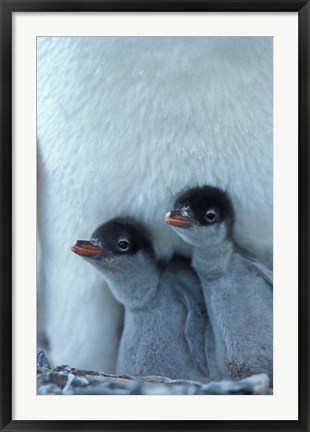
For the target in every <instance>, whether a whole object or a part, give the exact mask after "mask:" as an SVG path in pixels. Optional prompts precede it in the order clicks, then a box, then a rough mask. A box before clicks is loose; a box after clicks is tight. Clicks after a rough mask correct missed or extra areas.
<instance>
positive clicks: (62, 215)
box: [38, 37, 273, 372]
mask: <svg viewBox="0 0 310 432" xmlns="http://www.w3.org/2000/svg"><path fill="white" fill-rule="evenodd" d="M38 159H39V160H38V189H39V219H38V221H39V240H40V243H41V244H40V248H41V252H42V253H41V256H40V268H41V271H40V277H39V279H38V287H39V291H40V298H42V299H43V300H42V301H41V303H42V304H43V305H45V307H44V311H43V314H44V319H43V320H42V316H41V321H42V323H43V324H44V326H45V329H46V333H47V337H48V339H49V341H50V349H51V358H52V360H53V361H54V362H56V363H58V364H61V363H62V364H63V363H66V364H72V365H73V366H76V367H83V368H95V369H101V370H104V371H105V372H113V371H114V368H115V356H116V350H117V345H118V332H119V327H120V323H121V317H122V309H121V307H120V306H119V305H118V304H117V303H116V302H115V300H114V299H113V298H112V296H111V294H110V292H109V290H108V289H107V287H106V286H104V285H103V282H102V280H101V278H100V276H98V275H97V274H96V272H94V271H92V269H91V268H89V266H87V265H86V264H85V265H83V263H81V261H80V260H79V259H77V257H76V256H74V255H73V254H72V253H71V252H70V245H71V243H72V241H74V240H75V239H77V238H89V235H90V233H91V232H92V229H93V227H94V226H98V225H99V224H101V223H103V222H104V221H106V220H108V219H110V218H112V217H115V216H118V215H120V214H123V215H126V214H128V215H131V216H135V217H137V218H140V219H141V220H142V221H144V222H145V223H146V224H147V225H148V226H149V227H150V229H151V231H152V233H153V235H154V243H155V248H156V251H157V253H158V254H160V255H166V256H169V255H170V254H171V253H172V252H173V251H174V250H178V251H179V252H185V251H186V250H187V245H185V244H183V242H182V240H181V239H180V238H178V236H177V235H176V234H175V233H174V232H173V231H172V230H171V229H170V228H169V227H168V226H167V225H166V224H165V222H164V221H163V218H164V215H165V213H166V212H167V210H169V209H170V208H171V207H172V204H173V202H174V199H175V196H176V194H178V193H179V192H180V190H181V189H183V188H188V187H190V186H194V185H203V184H210V185H216V186H220V187H222V188H224V189H227V190H228V191H229V194H230V196H231V198H232V200H233V202H234V205H235V210H236V227H235V238H236V240H237V241H238V242H239V243H240V245H241V246H242V247H244V248H245V249H247V250H248V251H250V252H251V253H253V254H255V255H257V256H258V257H259V258H260V259H261V260H262V261H264V262H265V263H267V264H269V265H271V262H272V190H273V187H272V169H273V146H272V39H271V38H255V37H251V38H236V37H234V38H224V37H222V38H114V37H113V38H111V37H109V38H96V37H95V38H86V37H83V38H39V39H38ZM42 323H41V325H42Z"/></svg>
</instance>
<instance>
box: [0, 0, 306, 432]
mask: <svg viewBox="0 0 310 432" xmlns="http://www.w3.org/2000/svg"><path fill="white" fill-rule="evenodd" d="M0 7H1V9H0V12H1V24H0V27H1V96H2V97H1V146H0V160H1V251H0V254H1V268H0V274H1V291H0V299H1V333H0V335H1V336H0V337H1V340H0V349H1V374H0V376H1V385H0V404H1V430H2V431H15V430H16V431H17V430H29V431H30V430H42V431H48V430H49V431H51V430H58V431H62V430H89V431H95V430H105V431H108V430H123V431H125V430H144V431H146V430H153V431H155V430H160V431H162V432H163V431H165V430H178V431H182V430H207V431H212V430H216V431H230V430H247V431H269V430H278V431H280V430H281V431H284V430H291V431H310V422H309V406H310V401H309V309H310V303H309V285H310V284H309V282H310V281H309V272H308V265H309V240H308V239H309V214H308V206H309V187H308V185H309V178H308V176H309V165H310V158H309V150H308V145H309V123H310V119H309V73H310V69H309V61H310V57H309V21H310V20H309V18H310V6H309V1H305V0H237V1H236V0H211V1H209V0H202V1H198V0H194V1H189V0H186V1H184V0H180V1H165V2H164V1H162V0H161V1H156V2H155V1H154V0H152V1H140V0H135V1H131V0H129V1H118V0H114V1H111V0H108V1H105V0H95V1H85V0H73V1H57V0H55V1H45V0H32V1H30V0H21V1H14V0H0ZM86 11H92V12H96V11H98V12H99V11H102V12H103V11H113V12H133V11H134V12H167V13H168V12H203V11H206V12H292V11H294V12H298V34H299V36H298V56H299V61H298V67H299V72H298V74H299V75H298V77H299V90H298V91H299V93H298V96H299V123H298V128H299V132H298V136H299V148H298V154H299V174H298V176H299V191H298V198H299V217H298V223H299V235H298V236H299V237H298V240H299V296H298V305H299V318H298V324H299V337H298V343H299V353H298V354H299V383H298V384H299V394H298V396H299V415H298V420H297V421H14V420H12V252H13V251H12V14H13V13H14V12H86Z"/></svg>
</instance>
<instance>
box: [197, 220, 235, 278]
mask: <svg viewBox="0 0 310 432" xmlns="http://www.w3.org/2000/svg"><path fill="white" fill-rule="evenodd" d="M214 228H215V227H214ZM217 228H219V230H221V228H222V227H221V226H218V227H217ZM198 229H199V231H201V237H200V241H199V242H197V243H198V244H197V243H196V245H195V247H194V249H193V256H192V266H193V268H194V269H195V270H196V272H197V273H198V274H199V275H203V276H204V277H205V278H207V279H214V278H217V277H221V276H222V275H223V274H225V273H226V272H227V270H228V268H229V264H230V260H231V257H232V254H233V249H234V247H233V242H232V240H231V239H230V238H228V237H226V236H225V237H222V238H221V236H220V235H219V233H218V232H217V233H214V232H212V229H213V227H212V228H211V227H200V228H198ZM204 231H207V232H204ZM216 231H218V230H216Z"/></svg>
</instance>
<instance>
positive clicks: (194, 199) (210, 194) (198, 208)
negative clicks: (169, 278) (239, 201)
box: [174, 186, 234, 232]
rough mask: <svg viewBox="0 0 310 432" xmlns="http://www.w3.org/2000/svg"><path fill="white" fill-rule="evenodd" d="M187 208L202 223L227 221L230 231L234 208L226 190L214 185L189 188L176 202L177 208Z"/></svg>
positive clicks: (175, 207) (175, 206)
mask: <svg viewBox="0 0 310 432" xmlns="http://www.w3.org/2000/svg"><path fill="white" fill-rule="evenodd" d="M184 208H185V209H186V211H187V213H188V214H189V215H190V216H191V217H192V218H193V219H195V220H196V221H198V222H199V224H200V225H204V226H206V225H210V224H214V223H220V222H223V221H226V222H227V223H228V228H229V232H230V231H231V229H232V225H233V222H234V209H233V205H232V202H231V200H230V198H229V196H228V194H227V193H226V192H224V191H223V190H222V189H220V188H217V187H213V186H202V187H194V188H191V189H188V190H187V191H186V192H184V193H182V194H181V195H180V196H179V197H178V198H177V200H176V201H175V204H174V209H175V210H181V209H184Z"/></svg>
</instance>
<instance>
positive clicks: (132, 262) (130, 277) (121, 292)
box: [97, 252, 160, 309]
mask: <svg viewBox="0 0 310 432" xmlns="http://www.w3.org/2000/svg"><path fill="white" fill-rule="evenodd" d="M97 269H98V270H99V271H100V273H101V275H102V277H103V278H104V279H105V280H106V282H107V283H108V285H109V287H110V289H111V291H112V294H113V295H114V297H115V298H116V300H117V301H118V302H119V303H121V304H123V305H124V307H125V309H126V308H128V309H143V308H144V307H146V306H147V305H148V304H149V303H150V302H151V301H152V300H153V298H154V297H155V296H156V294H157V291H158V288H159V279H160V272H159V269H158V268H157V266H156V263H155V262H154V260H152V259H151V258H149V257H148V256H146V255H145V254H144V253H143V252H138V253H137V254H136V255H135V256H134V257H132V256H123V257H122V262H121V265H117V266H116V267H115V266H113V269H111V268H107V266H105V267H102V266H101V268H100V266H97Z"/></svg>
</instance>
